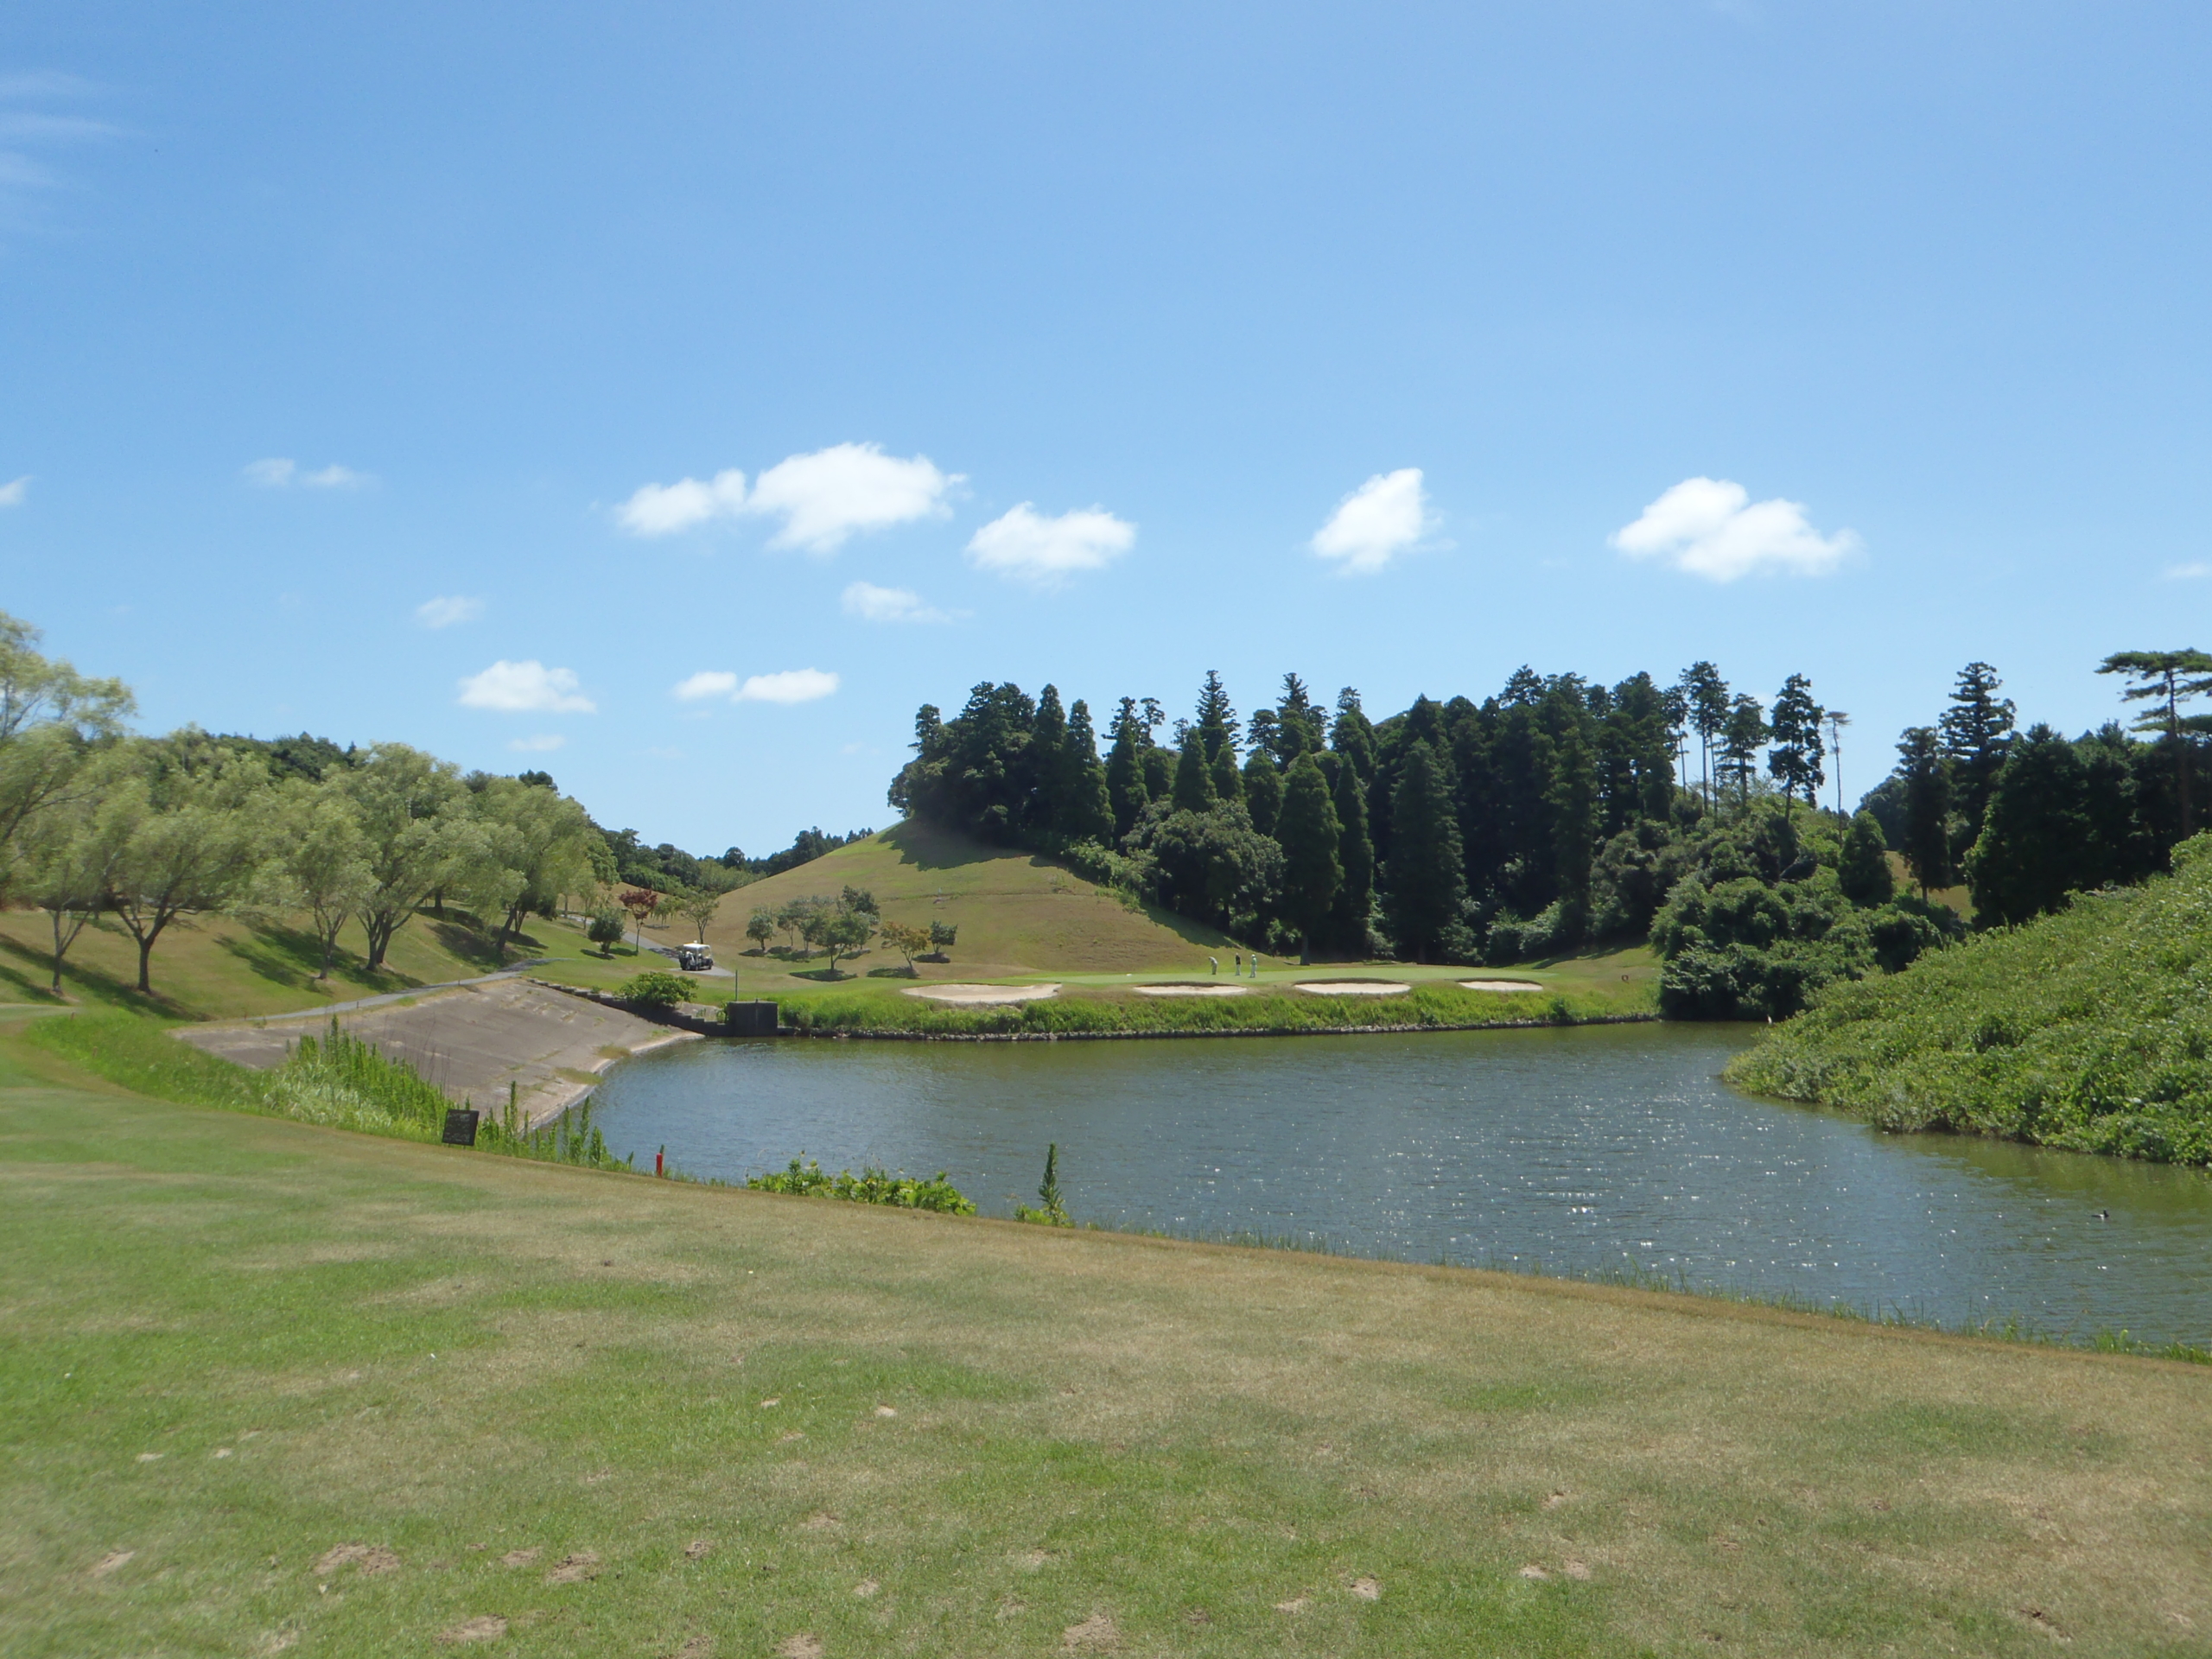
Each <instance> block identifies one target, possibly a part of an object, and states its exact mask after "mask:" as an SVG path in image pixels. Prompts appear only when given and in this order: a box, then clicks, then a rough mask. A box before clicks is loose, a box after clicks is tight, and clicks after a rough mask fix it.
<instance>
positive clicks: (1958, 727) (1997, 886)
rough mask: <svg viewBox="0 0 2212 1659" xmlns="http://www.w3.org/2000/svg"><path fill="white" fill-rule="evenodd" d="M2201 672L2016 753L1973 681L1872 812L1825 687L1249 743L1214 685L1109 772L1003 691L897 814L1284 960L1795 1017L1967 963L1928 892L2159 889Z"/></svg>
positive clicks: (1460, 713) (1580, 705) (1284, 720)
mask: <svg viewBox="0 0 2212 1659" xmlns="http://www.w3.org/2000/svg"><path fill="white" fill-rule="evenodd" d="M2195 659H2196V653H2191V652H2167V653H2123V654H2122V655H2121V656H2120V657H2116V658H2112V659H2110V661H2109V663H2108V664H2107V671H2113V672H2120V673H2124V674H2126V675H2128V676H2129V677H2131V679H2132V681H2133V689H2131V690H2128V691H2127V692H2126V694H2125V695H2126V696H2129V697H2131V698H2135V699H2147V700H2148V701H2149V702H2151V704H2152V712H2151V713H2150V714H2149V715H2146V716H2145V720H2144V721H2139V722H2138V729H2139V731H2142V732H2145V733H2146V734H2149V735H2150V737H2151V740H2152V741H2139V740H2138V739H2137V738H2136V737H2134V736H2131V735H2130V734H2128V733H2126V732H2125V731H2123V730H2122V729H2121V728H2120V727H2119V725H2117V724H2116V723H2115V724H2113V725H2110V726H2107V727H2106V728H2102V729H2101V730H2100V731H2097V732H2094V733H2091V734H2087V735H2085V736H2083V737H2082V738H2080V739H2078V740H2073V741H2069V740H2066V739H2064V738H2062V737H2060V736H2058V735H2057V734H2056V733H2053V732H2052V731H2050V728H2048V727H2044V726H2037V727H2035V728H2031V729H2030V730H2029V731H2027V732H2025V733H2021V732H2018V731H2017V730H2016V729H2015V719H2014V715H2015V711H2014V709H2013V706H2012V703H2011V702H2010V701H2009V700H2006V699H2005V698H2003V697H2002V696H1999V692H2000V690H2001V683H2000V682H1999V679H1998V677H1997V675H1996V672H1995V671H1994V670H1993V669H1991V668H1990V667H1989V665H1988V664H1982V663H1975V664H1969V665H1968V666H1967V668H1966V669H1965V670H1963V671H1961V673H1960V676H1959V677H1958V682H1957V687H1956V689H1955V692H1954V694H1953V697H1952V700H1951V703H1950V705H1949V707H1948V709H1946V710H1945V711H1944V712H1943V714H1942V718H1941V720H1940V721H1938V722H1937V723H1936V725H1934V726H1930V727H1927V728H1911V729H1910V730H1908V731H1907V732H1906V733H1905V734H1904V737H1903V739H1902V740H1901V741H1900V742H1899V743H1898V745H1897V751H1898V754H1899V756H1900V757H1901V758H1900V760H1899V762H1898V764H1897V768H1896V770H1895V771H1894V772H1891V774H1890V775H1889V776H1888V777H1887V778H1885V779H1884V780H1883V781H1882V782H1881V783H1879V784H1878V785H1877V786H1876V787H1875V788H1874V789H1873V790H1872V791H1870V792H1869V793H1868V794H1867V796H1866V802H1865V806H1864V809H1863V810H1859V811H1857V812H1855V813H1847V811H1846V810H1845V807H1844V803H1843V800H1842V798H1841V791H1840V787H1839V788H1838V790H1837V791H1835V792H1834V794H1833V795H1830V796H1828V797H1827V800H1826V802H1825V803H1824V801H1823V791H1824V788H1825V786H1826V785H1827V783H1828V781H1829V779H1830V775H1831V768H1832V767H1833V766H1835V764H1836V763H1837V761H1838V760H1839V759H1840V747H1841V743H1842V741H1843V738H1844V736H1845V733H1846V728H1847V727H1848V725H1849V721H1850V717H1849V716H1848V715H1846V714H1843V713H1842V712H1841V711H1840V710H1833V709H1826V708H1823V707H1822V706H1821V703H1820V702H1818V701H1817V699H1816V698H1815V695H1814V688H1813V687H1812V685H1811V683H1809V681H1808V680H1807V678H1806V677H1804V676H1802V675H1791V676H1789V678H1788V679H1787V680H1786V681H1785V682H1784V683H1783V686H1782V687H1781V688H1780V690H1779V691H1778V692H1777V695H1776V696H1774V698H1773V699H1772V701H1771V702H1762V701H1761V700H1760V699H1759V698H1758V697H1757V696H1753V695H1751V694H1750V693H1748V692H1745V691H1741V690H1733V689H1732V688H1731V687H1730V686H1729V685H1728V684H1727V683H1726V681H1725V680H1724V679H1723V678H1722V677H1721V676H1720V674H1719V671H1718V670H1717V669H1716V668H1715V667H1714V666H1713V664H1710V663H1703V662H1700V663H1698V664H1693V665H1692V666H1691V667H1690V668H1689V669H1688V670H1686V671H1684V672H1683V673H1682V674H1681V676H1680V677H1678V678H1677V679H1676V680H1675V682H1674V683H1671V684H1666V685H1662V684H1661V683H1659V682H1658V681H1657V680H1656V679H1655V678H1654V677H1652V676H1651V675H1649V673H1638V674H1636V675H1632V676H1630V677H1629V678H1627V679H1624V680H1623V681H1621V682H1619V683H1617V684H1614V685H1611V686H1607V685H1605V684H1602V683H1596V682H1592V681H1589V680H1586V679H1584V678H1582V677H1580V676H1578V675H1574V674H1557V675H1552V676H1548V677H1546V676H1542V675H1539V674H1537V673H1535V672H1534V671H1531V670H1529V669H1527V668H1523V669H1522V670H1520V671H1518V672H1516V673H1515V674H1514V675H1513V676H1512V677H1510V679H1508V680H1507V682H1506V683H1505V684H1504V686H1503V688H1501V689H1500V690H1498V691H1497V692H1496V693H1495V694H1493V695H1491V696H1486V697H1484V699H1483V700H1482V701H1480V702H1476V701H1474V700H1472V699H1471V698H1469V697H1466V696H1455V697H1452V698H1451V699H1449V700H1448V701H1446V702H1438V701H1436V700H1434V699H1433V698H1430V697H1427V696H1421V697H1419V698H1416V699H1415V700H1414V703H1413V705H1412V707H1410V708H1408V709H1405V710H1403V711H1402V712H1401V713H1398V714H1395V715H1389V717H1387V718H1385V719H1383V720H1381V721H1373V720H1370V717H1369V716H1368V715H1367V713H1366V711H1365V710H1364V709H1363V707H1362V705H1361V702H1360V698H1359V694H1358V693H1357V691H1356V690H1353V689H1352V688H1351V687H1346V688H1344V690H1341V691H1340V692H1338V695H1337V697H1336V699H1335V701H1334V703H1333V705H1332V706H1330V705H1324V704H1323V703H1320V702H1316V701H1315V699H1314V697H1313V693H1312V691H1311V690H1310V688H1309V687H1308V686H1307V685H1306V683H1305V682H1304V681H1303V680H1301V679H1300V677H1298V676H1297V675H1296V674H1287V675H1285V676H1284V677H1283V680H1282V683H1281V688H1280V690H1279V692H1278V694H1277V696H1276V698H1275V700H1274V702H1273V704H1272V705H1269V706H1265V707H1262V708H1260V709H1255V710H1253V711H1252V712H1251V713H1250V714H1249V715H1245V716H1243V717H1240V716H1239V715H1238V713H1237V710H1236V708H1235V706H1234V705H1233V704H1232V702H1231V701H1230V696H1229V693H1228V690H1227V689H1226V688H1225V687H1224V685H1223V683H1222V682H1221V678H1220V677H1219V676H1218V675H1217V674H1216V673H1212V672H1209V673H1208V674H1207V676H1206V677H1205V683H1203V685H1202V686H1201V687H1200V689H1199V691H1198V697H1197V699H1196V702H1195V703H1194V704H1193V706H1192V710H1191V713H1190V715H1188V716H1187V717H1183V718H1176V719H1172V720H1171V718H1170V716H1169V715H1168V714H1167V711H1166V709H1164V708H1163V707H1162V705H1161V704H1160V702H1159V701H1158V700H1156V699H1154V698H1150V697H1145V698H1136V697H1123V698H1122V699H1121V700H1120V702H1119V703H1118V705H1117V706H1116V709H1114V710H1113V712H1112V714H1111V716H1110V719H1109V722H1108V724H1107V727H1106V729H1105V731H1104V733H1103V751H1104V752H1103V754H1102V753H1101V748H1102V734H1101V733H1100V732H1099V730H1098V728H1097V724H1096V721H1095V720H1094V717H1093V715H1092V712H1091V709H1090V705H1089V704H1088V703H1087V702H1084V701H1082V700H1080V699H1078V700H1077V701H1076V702H1072V703H1067V704H1064V703H1063V702H1062V700H1061V696H1060V693H1059V691H1058V689H1057V688H1056V687H1054V686H1051V685H1047V686H1046V687H1045V688H1044V690H1043V691H1042V692H1041V693H1040V694H1039V696H1036V697H1034V698H1032V697H1031V696H1029V695H1028V694H1027V693H1026V692H1024V691H1023V690H1020V688H1019V687H1018V686H1014V685H1012V684H998V685H993V684H989V683H985V684H982V685H978V686H976V688H975V690H973V691H972V692H971V693H970V694H969V699H968V702H967V704H966V705H965V706H964V707H963V709H961V710H960V711H959V712H958V713H957V715H953V716H952V717H951V718H950V719H946V718H945V717H944V715H943V714H942V712H941V711H940V710H939V709H937V708H936V707H934V706H927V705H925V707H924V708H923V709H921V710H920V712H919V714H918V716H917V720H916V725H915V739H914V750H915V754H914V759H913V760H912V761H910V762H909V763H908V764H907V765H906V766H905V767H904V768H903V769H902V770H901V771H900V772H899V775H898V777H897V779H895V780H894V781H893V785H892V786H891V791H890V798H891V801H892V804H893V805H895V806H897V807H899V809H900V810H903V811H906V812H907V813H909V814H910V815H912V816H915V817H920V818H924V819H926V820H928V821H930V822H931V823H937V824H940V825H944V826H946V827H949V828H952V829H958V830H961V831H963V832H965V833H967V834H969V835H972V836H977V837H979V838H981V839H982V840H984V841H987V842H995V843H997V844H1001V845H1007V846H1019V847H1027V848H1031V849H1036V850H1039V851H1042V852H1046V853H1049V854H1052V855H1057V856H1059V857H1062V858H1064V859H1065V860H1067V861H1069V862H1070V863H1071V865H1073V866H1074V867H1075V868H1077V869H1078V870H1080V871H1083V872H1084V874H1089V875H1090V876H1092V877H1093V878H1094V879H1096V880H1102V881H1104V882H1108V883H1110V884H1112V885H1114V886H1116V887H1120V888H1122V889H1123V890H1124V891H1127V892H1128V893H1133V894H1135V895H1138V896H1140V897H1141V898H1143V899H1146V900H1147V901H1149V902H1152V903H1155V904H1158V905H1160V906H1165V907H1166V908H1168V909H1171V910H1173V911H1175V912H1179V913H1181V914H1183V915H1186V916H1190V917H1192V918H1196V919H1198V920H1202V921H1205V922H1207V923H1209V924H1211V925H1214V926H1217V927H1219V928H1221V929H1222V930H1223V931H1226V932H1228V933H1229V934H1230V935H1232V936H1233V937H1235V938H1237V939H1239V940H1241V941H1243V942H1245V943H1248V944H1252V945H1254V946H1255V947H1259V948H1262V949H1267V950H1273V951H1275V952H1278V953H1282V952H1288V951H1300V952H1306V953H1312V954H1321V955H1327V956H1334V957H1374V956H1389V957H1397V958H1400V959H1403V960H1408V961H1424V962H1491V963H1508V962H1515V961H1522V960H1528V959H1531V958H1535V957H1544V956H1548V955H1554V954H1557V953H1559V952H1561V951H1565V950H1573V949H1576V948H1579V947H1581V946H1585V945H1588V944H1598V943H1603V942H1608V941H1619V942H1629V941H1633V940H1637V939H1642V938H1650V939H1651V940H1652V941H1653V943H1654V944H1656V945H1657V946H1658V947H1659V949H1660V950H1661V952H1662V956H1663V957H1665V958H1666V963H1667V965H1666V969H1665V975H1664V979H1663V982H1662V1001H1663V1002H1664V1003H1665V1004H1666V1005H1667V1006H1668V1007H1669V1008H1670V1010H1671V1011H1674V1012H1678V1013H1683V1014H1715V1015H1743V1014H1777V1015H1778V1014H1788V1013H1790V1012H1793V1011H1794V1010H1795V1009H1796V1007H1799V1006H1801V1005H1802V1001H1803V999H1804V997H1805V996H1806V995H1809V993H1810V992H1811V990H1813V989H1814V988H1817V987H1818V986H1819V985H1821V984H1822V983H1825V982H1827V981H1829V980H1831V979H1834V978H1836V977H1839V976H1842V977H1855V976H1859V975H1862V974H1865V973H1867V972H1872V971H1881V970H1893V969H1897V968H1899V967H1902V966H1903V965H1904V964H1905V963H1908V962H1910V961H1911V960H1912V959H1913V958H1914V957H1916V956H1917V955H1918V954H1919V953H1920V952H1921V951H1923V950H1927V949H1929V948H1932V947H1934V946H1936V945H1939V944H1942V943H1943V942H1944V941H1945V940H1947V939H1948V938H1952V937H1955V936H1956V935H1957V934H1958V933H1959V932H1960V931H1961V925H1962V924H1961V918H1960V912H1959V909H1958V907H1957V906H1947V905H1945V904H1943V903H1941V902H1937V900H1936V899H1935V898H1934V897H1932V896H1931V895H1934V894H1936V893H1941V892H1942V890H1945V889H1948V888H1951V887H1954V886H1955V883H1956V882H1958V881H1959V880H1961V878H1964V879H1965V880H1967V882H1968V883H1969V885H1970V886H1971V887H1972V890H1973V895H1974V904H1975V906H1978V907H1979V909H1980V911H1981V912H1982V913H1983V914H1984V917H1985V919H1989V920H1996V921H2012V920H2019V919H2024V918H2025V917H2026V916H2028V915H2032V914H2035V913H2037V912H2040V911H2043V910H2048V909H2050V908H2053V907H2055V906H2057V905H2059V904H2063V902H2064V898H2065V895H2066V893H2068V892H2069V891H2075V890H2079V889H2082V888H2084V887H2099V886H2103V885H2107V884H2108V883H2111V882H2115V881H2126V880H2139V879H2140V878H2141V877H2142V876H2143V875H2145V874H2149V873H2151V872H2152V871H2153V870H2155V869H2158V868H2163V867H2164V862H2165V856H2166V851H2167V849H2169V848H2171V846H2172V845H2173V843H2174V842H2176V841H2177V840H2178V839H2180V838H2181V836H2183V835H2184V834H2186V833H2188V831H2189V829H2190V827H2191V823H2190V810H2189V802H2188V794H2187V791H2188V787H2189V781H2190V774H2191V768H2192V764H2193V763H2192V759H2191V757H2192V755H2193V754H2195V753H2196V751H2197V750H2198V749H2199V748H2200V747H2202V739H2201V737H2200V736H2199V735H2198V734H2197V731H2196V728H2195V727H2194V726H2193V725H2192V724H2191V723H2190V717H2188V716H2184V715H2182V714H2181V713H2180V712H2179V710H2180V703H2181V702H2182V701H2185V700H2186V699H2187V698H2188V697H2190V696H2198V695H2203V694H2204V693H2206V692H2207V691H2212V659H2207V660H2206V662H2205V663H2204V664H2203V670H2204V671H2203V672H2202V673H2201V674H2199V675H2198V676H2197V677H2196V679H2195V680H2192V679H2190V677H2189V675H2190V669H2189V664H2190V662H2191V661H2194V660H2195ZM2115 665H2116V666H2115ZM2162 698H2163V700H2164V701H2163V703H2162V702H2161V701H2160V700H2161V699H2162ZM1892 848H1894V849H1897V852H1898V853H1899V854H1900V855H1902V863H1903V866H1904V873H1905V874H1906V875H1907V877H1908V878H1909V879H1910V883H1911V885H1912V886H1913V887H1917V888H1918V889H1919V891H1918V892H1917V893H1913V892H1910V891H1908V892H1904V893H1899V892H1898V891H1897V873H1896V871H1895V869H1894V868H1893V867H1892V865H1891V861H1890V858H1889V853H1890V850H1891V849H1892Z"/></svg>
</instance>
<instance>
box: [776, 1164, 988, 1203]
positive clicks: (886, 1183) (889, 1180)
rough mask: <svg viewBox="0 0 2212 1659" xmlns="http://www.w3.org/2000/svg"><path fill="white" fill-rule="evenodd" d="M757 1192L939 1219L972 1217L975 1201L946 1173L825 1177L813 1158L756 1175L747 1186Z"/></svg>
mask: <svg viewBox="0 0 2212 1659" xmlns="http://www.w3.org/2000/svg"><path fill="white" fill-rule="evenodd" d="M745 1184H746V1185H747V1186H749V1187H751V1188H752V1189H753V1191H754V1192H789V1193H793V1194H796V1195H797V1196H798V1197H801V1198H842V1199H843V1200H844V1201H845V1202H847V1203H848V1204H880V1205H889V1206H890V1207H891V1208H893V1209H894V1210H930V1211H936V1212H937V1213H938V1214H939V1215H946V1216H972V1215H974V1214H975V1213H976V1205H975V1201H974V1200H973V1199H971V1198H969V1197H968V1196H967V1195H966V1194H964V1193H963V1192H961V1191H960V1189H959V1188H958V1187H957V1186H955V1185H952V1183H951V1182H950V1181H949V1180H947V1179H945V1173H944V1171H943V1170H941V1169H940V1170H939V1171H938V1173H936V1174H935V1175H934V1176H932V1177H931V1178H930V1179H928V1180H925V1181H918V1180H912V1179H908V1178H907V1177H906V1175H904V1174H899V1175H893V1174H892V1173H889V1172H888V1171H886V1170H880V1169H876V1168H874V1167H872V1166H871V1167H863V1168H862V1169H861V1173H859V1174H857V1175H855V1174H854V1173H853V1172H852V1171H850V1170H849V1169H841V1170H839V1171H838V1172H837V1173H836V1174H835V1175H827V1174H824V1173H823V1169H822V1166H821V1165H820V1164H818V1163H817V1162H815V1160H813V1159H811V1158H810V1159H808V1160H806V1161H805V1162H804V1164H802V1163H800V1162H799V1160H798V1159H796V1158H794V1159H792V1160H791V1166H790V1167H789V1168H787V1169H783V1170H777V1171H772V1172H771V1173H768V1174H766V1175H755V1176H753V1177H751V1178H750V1179H747V1182H746V1183H745Z"/></svg>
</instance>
